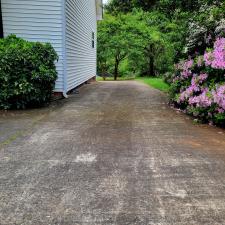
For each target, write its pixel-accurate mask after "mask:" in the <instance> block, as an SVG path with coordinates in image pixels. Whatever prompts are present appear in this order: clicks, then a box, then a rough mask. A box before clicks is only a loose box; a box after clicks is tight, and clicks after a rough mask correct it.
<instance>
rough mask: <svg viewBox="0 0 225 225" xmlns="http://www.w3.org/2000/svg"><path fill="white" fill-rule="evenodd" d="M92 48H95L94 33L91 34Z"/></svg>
mask: <svg viewBox="0 0 225 225" xmlns="http://www.w3.org/2000/svg"><path fill="white" fill-rule="evenodd" d="M92 48H95V32H92Z"/></svg>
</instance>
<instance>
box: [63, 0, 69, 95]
mask: <svg viewBox="0 0 225 225" xmlns="http://www.w3.org/2000/svg"><path fill="white" fill-rule="evenodd" d="M62 36H63V38H62V39H63V40H62V41H63V46H62V48H63V51H62V55H63V97H64V98H68V95H67V89H68V88H67V58H66V0H62Z"/></svg>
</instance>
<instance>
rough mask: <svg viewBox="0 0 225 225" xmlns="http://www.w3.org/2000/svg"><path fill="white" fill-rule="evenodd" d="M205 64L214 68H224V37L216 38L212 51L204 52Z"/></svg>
mask: <svg viewBox="0 0 225 225" xmlns="http://www.w3.org/2000/svg"><path fill="white" fill-rule="evenodd" d="M204 61H205V65H206V66H211V67H212V68H214V69H225V38H218V39H217V40H216V42H215V43H214V49H213V51H212V52H206V53H205V54H204Z"/></svg>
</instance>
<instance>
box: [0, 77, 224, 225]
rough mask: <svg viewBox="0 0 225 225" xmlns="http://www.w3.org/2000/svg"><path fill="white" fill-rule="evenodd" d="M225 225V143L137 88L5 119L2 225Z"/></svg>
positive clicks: (0, 165) (113, 87) (105, 87)
mask: <svg viewBox="0 0 225 225" xmlns="http://www.w3.org/2000/svg"><path fill="white" fill-rule="evenodd" d="M22 224H23V225H45V224H46V225H53V224H54V225H80V224H81V225H82V224H84V225H95V224H96V225H97V224H98V225H100V224H101V225H109V224H115V225H128V224H129V225H153V224H154V225H167V224H168V225H172V224H174V225H178V224H179V225H201V224H204V225H209V224H210V225H223V224H225V133H224V130H221V129H218V128H214V127H210V126H208V125H194V124H193V122H192V120H191V119H190V118H189V117H188V116H185V115H182V114H180V113H179V112H176V111H175V110H173V109H170V108H169V106H168V105H167V97H166V96H165V95H164V94H162V93H161V92H159V91H157V90H155V89H151V88H149V87H148V86H146V85H144V84H141V83H138V82H135V81H123V82H100V83H94V84H91V85H87V86H85V87H83V88H82V89H81V90H80V94H79V95H72V96H70V98H69V99H67V100H64V101H61V102H60V103H59V104H58V105H54V106H52V107H49V108H47V109H46V108H45V109H38V110H31V111H29V110H28V111H21V112H7V113H6V112H1V113H0V225H22Z"/></svg>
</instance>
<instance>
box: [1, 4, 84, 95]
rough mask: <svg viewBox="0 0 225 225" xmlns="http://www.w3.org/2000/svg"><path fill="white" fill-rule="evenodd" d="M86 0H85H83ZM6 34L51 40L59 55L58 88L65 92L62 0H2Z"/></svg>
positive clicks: (34, 39) (33, 39) (30, 38)
mask: <svg viewBox="0 0 225 225" xmlns="http://www.w3.org/2000/svg"><path fill="white" fill-rule="evenodd" d="M83 1H84V0H83ZM1 2H2V17H3V31H4V36H7V35H9V34H16V35H17V36H19V37H22V38H25V39H27V40H30V41H40V42H50V43H51V44H52V45H53V47H54V48H55V50H56V52H57V53H58V55H59V62H58V63H57V70H58V80H57V82H56V91H60V92H62V91H63V87H64V81H63V35H62V32H63V17H62V0H1Z"/></svg>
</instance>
